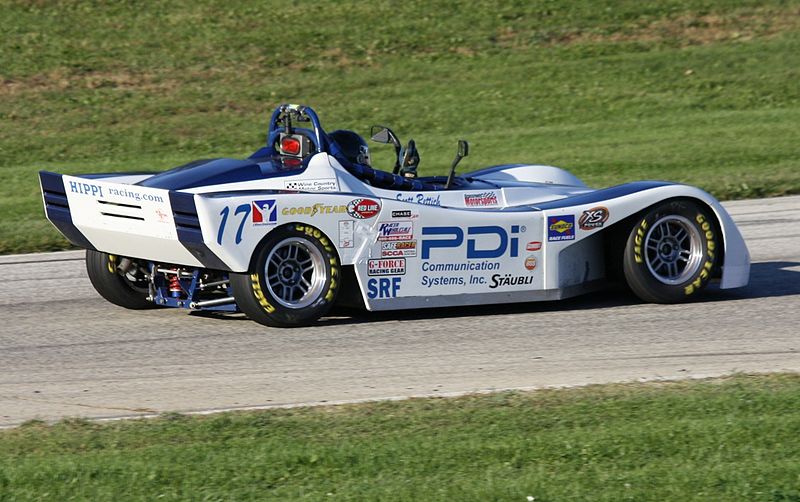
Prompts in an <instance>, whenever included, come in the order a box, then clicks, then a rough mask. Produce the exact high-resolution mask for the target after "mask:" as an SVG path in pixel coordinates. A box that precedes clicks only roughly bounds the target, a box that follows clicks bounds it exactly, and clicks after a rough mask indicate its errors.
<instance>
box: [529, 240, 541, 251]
mask: <svg viewBox="0 0 800 502" xmlns="http://www.w3.org/2000/svg"><path fill="white" fill-rule="evenodd" d="M540 249H542V243H541V242H539V241H533V242H529V243H527V244H525V251H539V250H540Z"/></svg>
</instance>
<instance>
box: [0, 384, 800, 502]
mask: <svg viewBox="0 0 800 502" xmlns="http://www.w3.org/2000/svg"><path fill="white" fill-rule="evenodd" d="M798 410H800V375H797V374H774V375H760V376H747V375H739V376H735V377H731V378H722V379H712V380H705V381H683V382H677V383H650V384H624V385H619V384H616V385H602V386H591V387H586V388H578V389H566V390H546V391H538V392H531V393H522V392H511V393H509V392H505V393H500V394H492V395H484V396H475V397H464V398H458V399H413V400H409V401H402V402H382V403H374V404H363V405H352V406H335V407H324V408H307V409H293V410H272V411H263V412H242V413H224V414H220V415H213V416H206V417H186V416H181V415H174V414H173V415H166V416H164V417H162V418H159V419H155V420H146V421H126V422H116V423H106V424H99V423H92V422H87V421H82V420H66V421H63V422H61V423H59V424H56V425H53V426H45V425H43V424H41V423H37V422H31V423H28V424H27V425H25V426H22V427H19V428H17V429H11V430H6V431H1V432H0V500H33V499H35V500H112V499H113V500H156V499H158V500H187V499H189V500H268V499H271V500H288V499H311V500H409V501H410V500H415V501H416V500H519V501H526V500H530V499H529V498H528V497H534V498H535V500H536V501H554V500H601V501H603V500H608V501H619V500H654V501H664V500H681V501H684V500H716V501H724V500H737V501H738V500H748V501H759V500H763V501H792V500H799V499H800V443H798V441H797V437H798V434H800V411H798Z"/></svg>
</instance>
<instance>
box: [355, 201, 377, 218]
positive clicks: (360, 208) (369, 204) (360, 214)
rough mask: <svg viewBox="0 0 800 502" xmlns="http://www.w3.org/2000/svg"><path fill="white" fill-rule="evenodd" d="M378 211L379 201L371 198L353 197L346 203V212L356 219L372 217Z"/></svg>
mask: <svg viewBox="0 0 800 502" xmlns="http://www.w3.org/2000/svg"><path fill="white" fill-rule="evenodd" d="M380 212H381V204H380V202H378V201H374V200H372V199H353V200H351V201H350V203H349V204H347V214H349V215H350V216H352V217H353V218H355V219H357V220H364V219H368V218H372V217H374V216H375V215H377V214H378V213H380Z"/></svg>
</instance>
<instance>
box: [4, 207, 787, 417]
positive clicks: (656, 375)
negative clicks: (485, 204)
mask: <svg viewBox="0 0 800 502" xmlns="http://www.w3.org/2000/svg"><path fill="white" fill-rule="evenodd" d="M725 206H726V207H727V208H728V210H729V211H730V212H731V214H732V215H733V217H734V219H735V220H736V222H737V223H738V225H739V228H740V230H741V231H742V233H743V235H744V237H745V240H746V241H747V244H748V247H749V249H750V253H751V256H752V259H753V266H752V270H751V280H750V285H749V286H747V287H745V288H740V289H735V290H719V289H716V288H714V287H712V288H711V289H710V290H707V291H706V294H705V296H704V297H703V298H702V300H701V301H698V302H695V303H690V304H683V305H651V304H642V303H640V302H639V301H637V300H636V299H635V298H634V297H632V296H631V295H630V294H629V293H625V292H623V291H619V292H610V293H604V294H602V295H593V296H587V297H581V298H576V299H571V300H567V301H562V302H546V303H528V304H518V305H510V306H487V307H480V308H474V307H470V308H464V309H457V308H452V309H436V310H419V311H413V312H388V313H376V314H369V313H364V314H360V315H358V316H356V317H346V316H342V317H332V318H329V319H326V320H324V321H323V322H322V323H321V324H320V325H318V326H315V327H311V328H303V329H284V330H280V329H269V328H266V327H264V326H261V325H259V324H256V323H254V322H251V321H249V320H247V319H246V318H244V317H243V316H241V315H232V316H230V315H229V316H207V315H198V314H188V313H186V312H185V311H180V310H173V309H163V310H151V311H127V310H124V309H121V308H118V307H116V306H114V305H111V304H109V303H106V302H105V301H104V300H102V299H101V298H100V297H99V296H98V295H97V294H96V293H95V292H94V290H93V289H92V287H91V285H90V284H89V280H88V278H87V277H86V272H85V271H84V265H83V253H82V252H65V253H48V254H37V255H15V256H5V257H0V274H2V278H3V280H2V281H0V307H1V308H2V322H0V426H13V425H16V424H20V423H22V422H24V421H26V420H30V419H34V418H38V419H43V420H47V421H51V420H58V419H60V418H63V417H74V416H81V417H87V418H116V417H133V416H150V415H155V414H159V413H163V412H168V411H175V412H210V411H215V410H223V409H240V408H251V407H253V408H268V407H272V406H287V405H307V404H324V403H337V402H353V401H361V400H377V399H392V398H403V397H409V396H431V395H433V396H436V395H442V396H444V395H457V394H462V393H470V392H484V391H492V390H499V389H512V388H513V389H532V388H542V387H548V386H571V385H585V384H591V383H603V382H616V381H638V380H653V379H678V378H693V377H705V376H715V375H723V374H729V373H732V372H769V371H800V196H796V197H783V198H775V199H763V200H750V201H734V202H729V203H726V204H725Z"/></svg>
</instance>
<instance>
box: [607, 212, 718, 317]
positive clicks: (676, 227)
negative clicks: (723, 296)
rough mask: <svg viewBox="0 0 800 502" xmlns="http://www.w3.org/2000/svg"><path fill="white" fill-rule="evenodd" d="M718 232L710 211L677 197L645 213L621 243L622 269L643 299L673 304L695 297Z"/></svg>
mask: <svg viewBox="0 0 800 502" xmlns="http://www.w3.org/2000/svg"><path fill="white" fill-rule="evenodd" d="M718 236H719V230H718V227H717V223H716V218H715V217H714V215H713V213H712V212H711V210H710V209H708V208H707V207H706V206H704V205H701V204H699V203H696V202H693V201H690V200H683V199H677V200H672V201H668V202H665V203H663V204H660V205H658V206H655V207H654V208H652V209H650V210H649V211H647V212H645V213H644V214H643V216H642V217H641V218H639V219H638V220H637V221H636V223H635V224H634V227H633V230H631V232H630V234H629V236H628V240H627V243H626V246H625V252H624V257H623V271H624V274H625V279H626V280H627V282H628V285H629V286H630V287H631V289H632V290H633V292H634V293H635V294H636V296H638V297H639V298H641V299H642V300H644V301H648V302H654V303H678V302H682V301H685V300H687V299H690V298H691V297H693V296H695V295H697V293H699V292H700V290H702V289H703V288H704V287H705V286H706V284H708V281H709V279H711V274H712V271H713V270H714V268H715V266H716V265H717V256H718V254H717V251H718V250H717V239H718Z"/></svg>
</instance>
